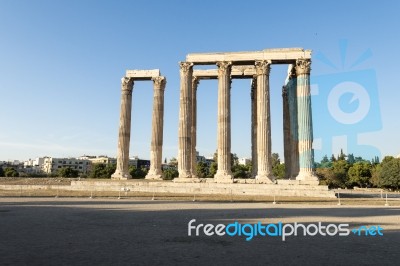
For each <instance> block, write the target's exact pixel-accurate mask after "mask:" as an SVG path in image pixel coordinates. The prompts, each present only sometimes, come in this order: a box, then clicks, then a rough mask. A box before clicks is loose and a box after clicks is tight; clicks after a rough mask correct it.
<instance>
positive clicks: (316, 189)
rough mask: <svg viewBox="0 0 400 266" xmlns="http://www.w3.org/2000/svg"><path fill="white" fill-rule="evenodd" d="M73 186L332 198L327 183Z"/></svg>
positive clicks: (78, 185) (77, 186)
mask: <svg viewBox="0 0 400 266" xmlns="http://www.w3.org/2000/svg"><path fill="white" fill-rule="evenodd" d="M71 189H73V190H95V191H126V190H129V191H132V192H135V191H137V192H153V193H174V194H209V195H213V194H214V195H217V194H221V195H229V194H232V195H263V196H301V197H326V198H335V192H334V191H331V190H329V189H328V187H327V186H312V185H298V184H295V183H294V184H291V183H288V184H218V183H174V182H172V181H147V180H128V181H117V180H109V181H72V182H71Z"/></svg>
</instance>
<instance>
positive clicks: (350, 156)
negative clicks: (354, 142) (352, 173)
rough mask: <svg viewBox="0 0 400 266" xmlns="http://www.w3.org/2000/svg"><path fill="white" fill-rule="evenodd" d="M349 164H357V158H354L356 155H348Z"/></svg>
mask: <svg viewBox="0 0 400 266" xmlns="http://www.w3.org/2000/svg"><path fill="white" fill-rule="evenodd" d="M347 162H348V163H349V164H351V165H352V164H354V163H355V162H356V160H355V158H354V155H353V154H352V153H349V154H348V155H347Z"/></svg>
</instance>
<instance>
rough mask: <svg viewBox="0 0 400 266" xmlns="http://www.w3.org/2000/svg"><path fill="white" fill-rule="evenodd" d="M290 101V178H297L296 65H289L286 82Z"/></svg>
mask: <svg viewBox="0 0 400 266" xmlns="http://www.w3.org/2000/svg"><path fill="white" fill-rule="evenodd" d="M286 88H287V94H288V101H289V114H290V115H289V119H290V155H291V166H290V173H289V174H290V175H289V178H290V179H292V178H293V179H295V178H296V176H297V175H298V174H299V137H298V123H297V81H296V72H295V67H294V65H289V67H288V82H287V84H286Z"/></svg>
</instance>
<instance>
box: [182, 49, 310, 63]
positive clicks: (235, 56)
mask: <svg viewBox="0 0 400 266" xmlns="http://www.w3.org/2000/svg"><path fill="white" fill-rule="evenodd" d="M299 58H303V59H310V58H311V50H304V49H302V48H282V49H265V50H263V51H250V52H230V53H193V54H188V55H187V56H186V61H187V62H191V63H195V64H204V65H211V64H214V63H215V62H218V61H231V62H232V63H233V64H234V65H240V64H253V63H254V62H255V61H260V60H269V61H271V62H272V63H274V64H290V63H293V62H294V61H296V60H297V59H299Z"/></svg>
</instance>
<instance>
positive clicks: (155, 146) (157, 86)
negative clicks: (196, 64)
mask: <svg viewBox="0 0 400 266" xmlns="http://www.w3.org/2000/svg"><path fill="white" fill-rule="evenodd" d="M152 80H153V88H154V89H153V90H154V96H153V117H152V133H151V134H152V135H151V150H150V169H149V172H148V174H147V176H146V179H156V180H162V179H163V173H162V146H163V126H164V90H165V84H166V79H165V77H163V76H159V77H154V78H152Z"/></svg>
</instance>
